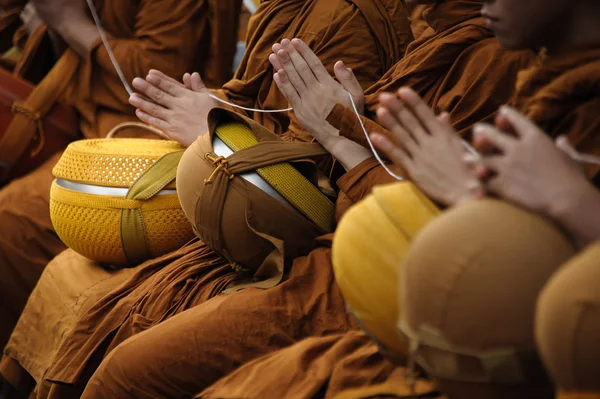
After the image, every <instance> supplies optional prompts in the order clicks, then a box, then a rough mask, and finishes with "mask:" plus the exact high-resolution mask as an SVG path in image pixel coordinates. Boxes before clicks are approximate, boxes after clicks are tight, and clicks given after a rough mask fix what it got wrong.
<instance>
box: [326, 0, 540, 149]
mask: <svg viewBox="0 0 600 399" xmlns="http://www.w3.org/2000/svg"><path fill="white" fill-rule="evenodd" d="M481 7H482V1H479V0H447V1H444V2H441V3H438V4H436V5H433V6H429V8H428V9H426V10H425V11H424V12H423V19H424V20H425V21H426V22H427V24H428V25H429V27H428V28H427V29H426V30H425V31H424V32H423V33H422V34H421V36H420V37H419V38H418V39H417V40H415V41H414V42H412V43H411V44H410V46H409V47H408V49H407V51H406V55H405V57H404V58H403V59H402V60H400V61H399V62H398V63H397V64H396V65H394V66H393V67H392V68H391V69H390V70H389V71H388V72H387V73H386V74H385V75H384V76H383V78H381V80H379V82H377V84H375V85H373V86H372V87H370V88H369V89H368V90H367V92H366V99H365V103H366V105H365V108H366V109H365V117H363V118H362V120H363V122H364V123H365V126H366V127H367V131H369V132H375V131H378V132H385V130H384V129H383V128H382V127H381V126H379V125H377V124H376V123H374V122H373V121H374V120H375V111H376V110H377V107H378V106H379V95H380V94H381V93H383V92H393V91H396V90H398V89H399V88H401V87H403V86H409V87H411V88H413V89H414V90H415V91H416V92H417V93H418V94H419V95H420V96H421V97H423V100H424V101H425V102H426V103H427V104H429V105H430V106H431V107H432V108H433V109H434V110H435V111H436V112H438V113H439V112H441V111H446V112H448V113H449V114H450V115H451V117H452V123H453V125H454V127H455V128H456V129H457V130H459V131H462V130H465V129H468V128H469V127H470V126H471V125H473V124H474V123H476V122H479V121H481V120H483V119H486V118H489V117H490V116H491V115H494V114H495V112H496V111H497V109H498V107H499V106H500V105H502V104H504V103H506V102H507V101H508V99H509V98H510V96H511V95H512V93H513V87H514V83H515V81H516V78H517V72H518V71H519V70H521V69H523V68H526V67H528V66H530V65H531V64H532V63H533V62H534V60H535V53H533V52H532V51H507V50H504V49H502V48H501V47H500V44H499V43H498V41H497V40H496V39H495V38H494V37H493V34H492V32H491V31H490V30H489V29H487V28H486V27H485V21H484V19H483V18H482V17H481ZM328 121H329V122H330V123H331V124H332V125H333V126H334V127H336V128H338V129H339V130H340V134H342V135H343V136H345V137H348V138H350V139H351V140H354V141H357V142H359V143H362V144H365V143H366V138H365V135H364V132H363V131H362V129H361V127H360V124H359V121H358V119H357V118H356V116H355V115H354V112H352V111H351V110H349V109H347V108H345V107H344V106H342V105H340V104H338V105H336V106H335V108H334V109H333V111H332V112H331V113H330V115H329V116H328Z"/></svg>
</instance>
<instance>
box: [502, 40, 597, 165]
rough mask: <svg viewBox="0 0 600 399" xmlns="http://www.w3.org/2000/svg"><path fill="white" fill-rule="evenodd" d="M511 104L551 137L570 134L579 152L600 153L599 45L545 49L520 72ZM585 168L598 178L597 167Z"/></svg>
mask: <svg viewBox="0 0 600 399" xmlns="http://www.w3.org/2000/svg"><path fill="white" fill-rule="evenodd" d="M511 105H513V106H514V107H516V108H517V109H518V110H519V111H521V112H523V113H524V114H525V115H526V116H527V117H528V118H530V119H531V120H533V121H534V122H535V123H536V124H538V125H539V126H540V127H541V128H542V129H543V130H544V131H545V132H546V133H547V134H548V135H549V136H550V137H552V138H556V137H558V136H560V135H567V137H568V138H569V140H570V142H571V143H572V144H573V145H574V146H575V147H576V148H577V149H578V150H579V151H581V152H585V153H590V154H594V155H600V113H599V112H598V109H600V48H598V47H596V48H585V49H577V50H572V51H565V52H562V53H556V54H546V53H545V52H542V53H541V54H540V56H539V62H538V63H537V64H536V65H535V66H533V67H531V68H530V69H527V70H524V71H522V72H521V73H520V74H519V79H518V81H517V85H516V92H515V95H514V98H513V99H512V100H511ZM585 167H586V172H587V173H588V175H589V176H590V177H595V175H596V174H597V172H598V167H597V166H593V165H586V166H585Z"/></svg>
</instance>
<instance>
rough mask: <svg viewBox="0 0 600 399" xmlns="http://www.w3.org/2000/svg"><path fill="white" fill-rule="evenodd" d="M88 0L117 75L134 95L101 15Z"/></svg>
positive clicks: (90, 0) (130, 93)
mask: <svg viewBox="0 0 600 399" xmlns="http://www.w3.org/2000/svg"><path fill="white" fill-rule="evenodd" d="M86 1H87V4H88V7H89V9H90V12H91V13H92V18H94V22H95V23H96V28H98V33H100V38H101V39H102V43H104V47H105V48H106V52H107V53H108V57H109V58H110V61H111V62H112V64H113V66H114V67H115V70H116V71H117V75H119V78H120V79H121V82H122V83H123V87H125V90H127V93H128V94H129V95H132V94H133V90H131V86H129V83H127V79H125V75H124V74H123V70H122V69H121V67H120V66H119V63H118V62H117V58H116V57H115V54H114V53H113V51H112V49H111V47H110V45H109V44H108V39H107V38H106V34H105V33H104V29H103V28H102V25H101V23H100V17H99V16H98V12H97V11H96V7H94V3H92V0H86Z"/></svg>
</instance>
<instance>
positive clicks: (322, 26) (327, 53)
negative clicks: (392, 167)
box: [0, 0, 412, 397]
mask: <svg viewBox="0 0 600 399" xmlns="http://www.w3.org/2000/svg"><path fill="white" fill-rule="evenodd" d="M249 30H250V33H249V40H248V51H247V53H246V55H245V57H244V60H243V62H242V65H241V67H240V69H239V70H238V71H237V73H236V76H235V78H234V79H233V80H232V81H230V82H229V83H227V84H226V85H225V86H224V87H223V89H222V90H218V91H216V93H217V94H218V95H220V96H222V97H224V98H227V99H228V100H229V101H233V102H236V103H238V104H240V105H244V106H249V107H254V108H265V109H280V108H284V107H287V101H286V100H285V99H284V98H283V96H282V95H281V94H280V93H279V90H278V89H277V87H276V85H275V84H274V82H273V78H272V75H273V71H272V68H271V67H270V64H269V61H268V55H269V54H270V53H271V46H272V45H273V43H275V42H276V41H278V40H281V39H283V38H284V37H288V38H291V37H300V38H302V39H303V40H305V41H306V42H307V43H308V44H309V46H311V48H313V49H315V50H316V52H317V55H318V56H319V57H320V58H321V59H322V60H323V61H324V63H325V65H326V66H327V68H328V69H329V70H331V69H332V68H333V64H334V63H335V62H336V61H337V60H339V59H340V58H344V60H345V62H346V64H347V65H348V66H349V67H352V68H353V69H354V70H355V74H356V76H357V77H358V79H359V81H360V82H362V84H363V86H364V87H368V86H370V85H372V84H373V83H374V82H375V81H376V80H377V79H378V78H379V77H380V76H381V75H382V74H383V73H384V72H385V70H386V69H387V68H389V67H390V66H391V65H393V64H394V63H395V62H396V61H397V60H398V59H399V58H400V57H401V56H402V55H403V50H404V48H405V47H406V45H407V44H408V42H409V40H411V39H412V35H411V33H410V30H409V26H408V21H407V18H406V13H405V12H404V9H403V8H402V5H401V3H400V2H398V1H397V0H333V1H332V0H294V1H290V0H286V1H283V0H269V1H264V2H263V3H262V5H261V7H260V9H259V11H258V12H257V13H256V14H255V15H254V16H253V17H252V19H251V21H250V28H249ZM347 49H352V51H351V52H350V51H347ZM373 51H375V52H376V54H378V56H377V57H370V56H366V55H368V54H371V53H372V52H373ZM342 54H343V55H344V56H343V57H342V56H341V55H342ZM248 116H249V117H250V118H252V119H254V120H255V121H258V122H260V123H261V124H262V125H264V126H265V127H267V128H269V129H270V130H271V131H273V132H274V133H276V134H278V135H280V136H281V137H283V138H285V139H288V140H290V141H292V140H294V139H295V138H303V139H305V140H310V139H311V138H310V137H309V136H308V135H307V134H306V133H305V132H304V131H303V130H301V128H300V126H299V125H298V123H297V122H292V123H291V122H290V115H289V114H268V115H263V114H258V113H257V114H252V115H248ZM371 166H374V165H371ZM341 198H342V199H344V198H346V197H345V196H343V195H342V196H341ZM344 201H345V202H344V203H345V204H346V205H348V203H347V202H348V201H347V200H344ZM321 242H323V243H324V244H323V246H324V248H322V249H321V250H319V251H317V253H316V254H314V255H311V256H309V257H308V258H301V259H305V260H304V261H302V262H300V263H298V264H299V265H300V266H296V265H295V266H293V267H292V273H295V274H296V276H297V278H292V279H291V277H290V276H286V277H287V279H286V282H287V284H286V282H284V283H283V284H282V285H281V286H279V287H275V288H274V290H276V291H271V290H262V291H259V290H254V289H248V290H244V291H241V292H240V293H239V294H234V295H231V296H228V297H226V298H236V299H223V297H219V298H218V301H224V304H223V305H222V306H223V307H226V309H229V311H228V312H226V311H225V310H223V308H221V309H220V311H219V312H215V311H214V310H212V307H211V306H215V305H209V303H211V301H208V300H209V299H210V298H212V297H214V296H217V295H218V294H219V293H220V292H222V291H223V289H224V288H225V287H226V286H227V285H228V284H229V283H230V282H231V281H233V280H234V279H236V278H237V276H236V274H235V273H233V271H232V270H231V268H230V267H229V266H228V265H227V262H224V260H223V259H221V258H219V257H217V256H216V255H214V254H213V253H212V252H211V251H209V250H208V249H207V248H206V247H205V246H204V244H202V243H200V242H197V241H196V242H193V243H190V244H189V245H188V246H186V247H184V248H182V249H181V250H180V251H176V252H175V253H173V254H170V255H168V256H167V257H164V258H161V259H158V260H154V261H150V262H147V263H145V264H143V265H141V266H139V267H138V268H137V269H136V270H137V272H136V274H135V275H134V276H133V277H132V278H131V279H130V280H129V281H128V282H127V283H125V284H124V285H122V286H121V287H120V288H119V289H117V290H115V291H113V292H112V293H109V294H108V295H107V296H105V297H104V298H103V299H102V300H101V301H99V302H98V303H97V304H96V305H95V306H94V307H93V308H92V309H91V310H90V311H89V312H87V313H86V314H84V315H83V317H82V318H81V320H80V321H79V322H78V323H77V325H76V326H75V327H74V330H73V331H72V332H71V333H70V334H67V336H66V337H65V338H66V339H65V341H64V342H63V345H62V346H61V348H60V350H59V352H58V355H57V357H56V359H54V354H53V351H54V350H56V342H57V341H61V339H60V338H59V339H56V338H50V337H46V336H40V335H39V334H38V333H37V331H36V330H34V329H30V328H29V327H28V324H29V323H25V321H23V322H20V323H19V325H18V327H17V328H16V330H15V333H14V335H13V338H15V339H13V340H11V343H9V345H8V347H7V349H6V354H7V356H5V358H4V361H3V363H2V366H1V367H0V372H1V373H2V374H3V375H4V376H6V375H5V371H7V370H8V369H10V370H12V371H14V370H15V368H16V369H17V370H18V371H17V372H11V375H15V374H19V372H20V373H21V374H23V373H25V374H27V371H28V372H29V373H30V374H32V375H33V376H34V377H35V379H36V380H37V381H38V382H40V379H41V376H43V375H44V374H46V378H47V379H49V380H53V381H56V384H52V385H51V386H50V384H45V385H44V386H43V387H40V389H39V395H38V396H39V397H47V396H48V390H49V389H51V390H52V392H51V393H50V394H49V396H50V397H78V395H79V394H80V392H81V390H82V389H83V386H84V385H85V382H86V381H87V379H88V378H89V377H90V372H92V371H93V370H95V368H96V367H97V365H98V364H99V363H100V361H101V360H102V358H103V357H104V356H105V354H106V353H107V349H109V348H114V347H116V346H117V345H118V344H120V343H121V342H122V341H124V340H125V339H127V338H128V337H131V336H132V335H135V334H137V333H140V332H141V331H144V330H147V329H150V328H151V327H152V326H154V325H156V324H158V323H161V322H164V321H165V320H166V319H168V318H170V317H171V316H174V315H176V314H179V313H181V312H183V311H184V310H186V309H190V308H191V307H195V310H196V309H197V311H198V312H204V313H202V314H203V315H204V316H202V317H200V316H198V318H199V320H206V323H204V322H202V324H203V325H204V324H206V326H208V325H211V326H213V327H211V328H213V330H210V331H213V332H214V331H218V335H219V336H223V335H227V336H231V337H236V336H237V335H239V334H243V333H244V329H245V327H246V326H252V328H254V329H256V328H259V329H260V330H264V331H262V332H260V333H258V332H257V334H258V336H260V337H265V339H257V340H256V341H255V342H254V344H253V345H256V347H255V348H253V349H252V350H248V351H237V350H236V349H234V348H232V349H231V350H229V349H223V350H224V352H223V358H222V359H223V360H222V362H221V363H220V365H219V366H218V368H217V369H216V370H215V371H214V372H211V373H208V372H207V374H206V377H205V379H197V382H196V385H197V386H194V390H192V393H194V394H195V393H196V392H197V391H199V390H201V389H202V388H204V387H206V386H207V385H209V384H210V383H211V382H213V381H215V380H216V379H218V378H219V377H221V376H223V375H224V374H227V373H228V372H230V371H231V370H232V369H233V368H235V367H236V366H237V364H238V362H240V361H244V362H245V361H247V360H250V359H251V358H254V357H257V356H260V355H263V354H265V353H267V352H269V351H273V350H275V349H278V348H280V347H282V346H286V345H289V344H291V343H292V342H293V341H295V340H299V339H301V338H304V337H306V336H310V335H312V334H313V333H317V334H320V333H326V332H334V331H345V330H346V329H347V328H348V325H349V321H348V319H347V316H346V315H345V313H344V310H343V303H342V302H341V300H340V299H337V298H339V296H337V295H338V294H335V295H334V294H331V295H330V294H327V295H324V296H323V295H320V294H319V295H315V296H313V297H311V296H310V295H309V294H306V292H307V291H311V289H312V287H317V288H315V292H324V291H328V290H334V291H333V292H334V293H336V292H337V288H335V286H334V284H333V282H332V275H331V267H330V264H329V263H328V262H329V260H328V259H329V258H330V257H329V249H328V246H329V244H330V238H327V237H326V238H324V239H323V240H321ZM306 259H308V260H306ZM322 265H324V266H323V267H322ZM82 267H86V264H82ZM53 268H54V269H55V270H57V271H56V273H60V268H61V266H60V264H57V263H53ZM294 270H295V271H294ZM290 279H291V281H290ZM298 281H304V283H302V285H301V286H299V287H297V286H296V283H297V282H298ZM280 287H281V288H280ZM115 288H116V286H115ZM107 292H108V290H107ZM250 294H252V296H251V297H247V295H250ZM236 295H237V296H236ZM239 295H241V296H239ZM237 298H240V299H239V300H238V299H237ZM253 298H255V299H253ZM272 298H273V299H272ZM286 298H287V299H286ZM291 298H298V299H297V304H298V305H297V309H300V308H302V306H305V308H304V310H296V311H294V312H292V313H290V314H288V313H287V312H288V310H289V306H291V304H292V303H293V302H294V300H292V302H289V301H288V300H291ZM330 298H331V299H330ZM216 300H217V299H216V298H215V301H216ZM276 301H277V302H278V303H279V306H280V307H281V311H280V312H279V313H277V312H271V311H270V305H269V304H270V303H273V304H274V303H275V302H276ZM307 301H308V302H307ZM311 301H312V302H311ZM205 302H206V304H204V303H205ZM212 303H217V302H212ZM302 303H304V304H306V305H302ZM229 304H231V305H229ZM250 304H253V305H250ZM205 305H206V306H205ZM43 306H58V307H65V308H66V309H72V308H73V306H72V304H71V303H64V302H61V300H60V299H57V301H56V303H52V304H41V303H38V302H36V301H31V302H30V303H29V304H28V306H27V309H26V310H25V313H24V315H23V318H22V320H27V319H30V318H39V316H38V314H37V312H38V309H40V308H43ZM286 306H287V308H286ZM309 308H312V310H310V312H308V309H309ZM240 309H253V310H255V313H254V314H250V313H248V314H246V316H245V317H240V316H238V315H242V316H243V315H244V313H243V312H240ZM234 310H235V311H234ZM69 311H70V310H69ZM259 311H262V313H259ZM220 312H224V313H220ZM219 314H223V315H225V314H230V315H231V316H227V317H226V316H223V317H220V316H219ZM324 314H327V315H331V317H326V318H325V319H323V315H324ZM307 315H310V316H307ZM302 317H306V319H307V321H308V319H312V320H316V321H315V322H307V327H306V328H305V329H297V321H298V320H299V319H301V318H302ZM329 319H330V320H329ZM317 321H318V323H317ZM34 324H35V323H34ZM279 324H283V325H284V326H285V328H286V329H287V330H286V332H285V334H287V336H288V337H290V338H286V339H283V338H282V339H278V338H277V336H278V334H279V333H278V331H280V330H279V329H278V328H277V326H278V325H279ZM319 325H320V327H319ZM206 326H205V327H203V328H206ZM203 328H201V329H199V331H200V330H203ZM210 331H209V330H208V329H207V330H206V333H207V334H208V333H209V332H210ZM236 334H237V335H236ZM16 337H19V339H18V340H17V339H16ZM266 337H270V338H269V339H266ZM282 337H283V333H282ZM232 339H238V338H232ZM28 340H36V341H43V342H47V343H48V345H47V348H48V350H47V351H44V352H43V353H40V352H31V351H29V348H28V345H27V344H26V342H27V341H28ZM13 342H14V343H15V345H13V344H12V343H13ZM17 342H18V343H17ZM207 342H208V341H207ZM207 349H209V350H210V349H211V348H210V345H208V347H207ZM217 349H218V348H216V347H215V350H217ZM238 352H240V353H238ZM33 358H35V359H38V360H35V361H31V359H33ZM40 359H41V360H40ZM209 359H210V360H211V361H212V359H213V356H212V354H207V356H206V357H201V358H198V359H197V362H198V367H197V368H196V369H199V370H201V369H202V368H203V367H205V366H206V367H212V366H211V365H208V364H207V363H209ZM53 360H54V361H53ZM19 363H21V366H25V367H26V368H29V367H30V366H31V367H32V368H31V369H28V370H27V371H25V370H24V369H23V368H20V366H19ZM51 365H52V367H51V368H50V370H48V372H47V373H46V371H47V370H46V369H47V368H48V367H49V366H51ZM19 370H20V371H19ZM182 377H190V378H193V376H191V375H182ZM186 389H187V388H186Z"/></svg>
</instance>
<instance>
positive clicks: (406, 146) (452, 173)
mask: <svg viewBox="0 0 600 399" xmlns="http://www.w3.org/2000/svg"><path fill="white" fill-rule="evenodd" d="M398 97H399V98H400V99H398ZM398 97H396V96H395V95H394V94H390V93H384V94H382V95H381V96H380V104H381V107H380V108H379V109H378V110H377V117H378V120H379V123H380V124H381V125H382V126H384V127H385V128H386V129H388V130H389V132H390V136H384V135H382V134H379V133H374V134H372V135H371V138H372V140H373V144H374V145H375V146H376V147H377V148H379V149H380V150H381V151H383V152H384V153H385V154H386V155H387V156H388V157H389V159H390V160H391V161H392V162H394V163H396V164H397V165H399V166H402V167H403V168H404V169H406V171H407V172H408V173H409V175H410V177H411V179H412V180H413V181H414V182H415V184H417V185H418V186H419V188H421V189H422V190H423V191H424V192H425V193H426V194H428V195H429V196H430V197H431V198H433V199H435V200H436V201H439V202H441V203H443V204H444V205H454V204H458V203H460V202H465V201H468V200H471V199H476V198H481V197H483V196H484V190H483V187H482V185H481V183H480V182H479V181H478V179H477V176H476V174H475V171H474V169H473V168H472V167H469V166H468V165H467V164H466V163H465V162H464V160H463V158H464V156H465V153H466V150H465V148H464V146H463V143H462V142H461V139H460V138H459V137H458V135H457V134H456V132H455V131H454V129H453V128H452V125H451V124H450V121H449V118H448V115H447V114H442V115H440V116H439V117H438V116H436V115H435V113H434V112H433V111H432V110H431V109H430V108H429V107H428V106H427V104H425V103H424V102H423V100H422V99H421V98H420V97H419V96H418V95H417V93H415V92H414V91H413V90H411V89H409V88H401V89H400V90H399V91H398ZM400 100H402V102H403V103H401V101H400Z"/></svg>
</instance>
